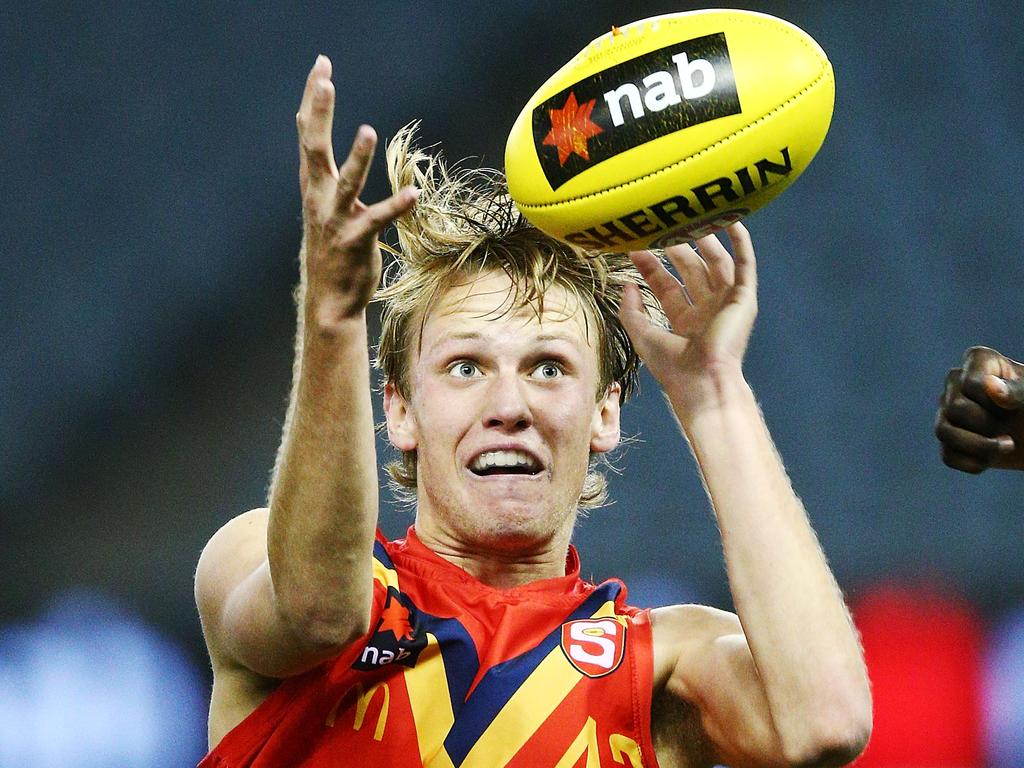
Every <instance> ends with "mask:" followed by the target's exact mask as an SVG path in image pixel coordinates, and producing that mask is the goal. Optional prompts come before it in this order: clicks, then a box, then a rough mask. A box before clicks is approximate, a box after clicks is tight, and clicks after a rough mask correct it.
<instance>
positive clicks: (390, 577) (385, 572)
mask: <svg viewBox="0 0 1024 768" xmlns="http://www.w3.org/2000/svg"><path fill="white" fill-rule="evenodd" d="M373 578H374V579H375V580H376V581H379V582H380V583H381V584H382V585H383V586H384V587H385V588H387V587H394V588H395V589H398V571H396V570H395V569H394V568H388V567H387V566H386V565H384V563H382V562H381V561H380V560H378V559H377V558H376V557H375V558H373ZM399 591H401V590H399Z"/></svg>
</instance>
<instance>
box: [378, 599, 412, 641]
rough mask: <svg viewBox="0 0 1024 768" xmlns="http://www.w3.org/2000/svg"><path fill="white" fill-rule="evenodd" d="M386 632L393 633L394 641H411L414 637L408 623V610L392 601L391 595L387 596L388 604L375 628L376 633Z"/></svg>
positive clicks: (396, 601)
mask: <svg viewBox="0 0 1024 768" xmlns="http://www.w3.org/2000/svg"><path fill="white" fill-rule="evenodd" d="M387 630H391V632H393V633H394V635H395V639H396V640H412V639H414V637H415V635H414V633H413V628H412V625H411V624H410V623H409V609H408V608H406V607H405V606H404V605H402V604H401V603H400V602H398V600H394V599H392V597H391V595H388V602H387V604H386V605H385V606H384V610H383V611H382V612H381V615H380V626H378V627H377V631H378V632H385V631H387Z"/></svg>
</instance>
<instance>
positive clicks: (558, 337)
mask: <svg viewBox="0 0 1024 768" xmlns="http://www.w3.org/2000/svg"><path fill="white" fill-rule="evenodd" d="M483 340H486V337H485V336H484V334H482V333H480V332H479V331H459V332H449V333H444V334H442V335H441V336H440V337H438V339H437V340H436V341H434V343H433V344H431V345H430V349H436V348H437V347H440V346H442V345H443V344H447V343H448V342H450V341H483ZM533 340H534V341H564V342H566V343H567V344H573V345H575V344H577V343H579V339H577V338H575V337H573V336H572V335H571V334H568V333H551V332H549V333H540V334H537V335H536V336H535V337H534V338H533Z"/></svg>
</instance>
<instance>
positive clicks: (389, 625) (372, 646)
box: [352, 587, 427, 670]
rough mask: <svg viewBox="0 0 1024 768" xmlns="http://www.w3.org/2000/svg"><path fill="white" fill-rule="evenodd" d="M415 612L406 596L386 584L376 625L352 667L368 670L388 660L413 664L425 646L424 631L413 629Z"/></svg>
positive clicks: (412, 665) (410, 665) (417, 611)
mask: <svg viewBox="0 0 1024 768" xmlns="http://www.w3.org/2000/svg"><path fill="white" fill-rule="evenodd" d="M418 614H419V610H418V609H417V608H416V606H415V605H413V603H412V601H411V600H410V599H409V598H408V597H407V596H406V595H404V594H402V593H401V592H399V591H398V590H397V589H395V588H394V587H388V596H387V599H386V601H385V603H384V610H383V611H381V615H380V620H379V621H378V622H377V627H376V629H375V630H374V632H373V635H372V636H371V637H370V640H369V642H367V644H366V646H365V647H364V648H363V650H362V652H361V653H360V654H359V656H358V657H357V658H356V660H355V662H353V664H352V668H353V669H362V670H371V669H378V668H380V667H382V666H384V665H385V664H392V663H395V664H402V665H404V666H406V667H414V666H416V659H417V658H419V655H420V651H422V650H423V649H424V648H426V646H427V636H426V633H425V632H421V631H417V628H416V625H417V623H418V622H417V620H416V619H417V616H418Z"/></svg>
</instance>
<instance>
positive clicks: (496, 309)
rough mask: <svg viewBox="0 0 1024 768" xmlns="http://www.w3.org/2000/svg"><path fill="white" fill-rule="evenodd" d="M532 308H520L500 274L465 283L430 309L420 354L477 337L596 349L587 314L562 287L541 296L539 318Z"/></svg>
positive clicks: (449, 288)
mask: <svg viewBox="0 0 1024 768" xmlns="http://www.w3.org/2000/svg"><path fill="white" fill-rule="evenodd" d="M538 309H539V307H538V306H537V304H536V303H529V304H527V303H523V302H522V301H521V297H520V296H519V295H517V293H516V287H515V285H513V283H512V280H511V278H509V276H508V275H506V274H505V273H504V272H485V273H482V274H479V275H475V276H472V277H465V278H463V279H461V280H459V281H458V282H456V283H453V284H451V285H449V286H447V287H446V288H443V289H442V290H441V291H440V292H439V293H438V296H437V298H436V299H435V301H434V302H433V304H432V305H431V306H430V307H429V308H428V310H427V313H426V316H425V318H424V322H423V325H422V335H421V337H420V348H421V350H422V352H423V353H424V354H427V353H428V352H429V350H430V349H431V348H433V347H435V346H437V345H438V344H442V343H444V342H446V341H447V340H449V339H453V338H455V339H458V338H465V337H467V336H478V337H484V338H487V339H495V340H496V339H498V338H505V339H510V340H517V339H529V338H535V337H537V336H543V337H553V338H559V339H563V340H565V341H568V342H571V343H574V344H578V345H580V346H581V347H594V340H593V336H594V328H593V325H594V324H593V318H591V317H590V312H589V310H588V308H587V307H586V306H585V305H584V304H583V303H582V302H580V300H579V299H578V298H577V297H576V296H575V295H573V293H572V292H571V291H569V290H568V289H567V288H565V287H564V286H561V285H557V284H556V285H552V286H550V287H548V289H547V290H546V291H545V292H544V308H543V312H539V311H538Z"/></svg>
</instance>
